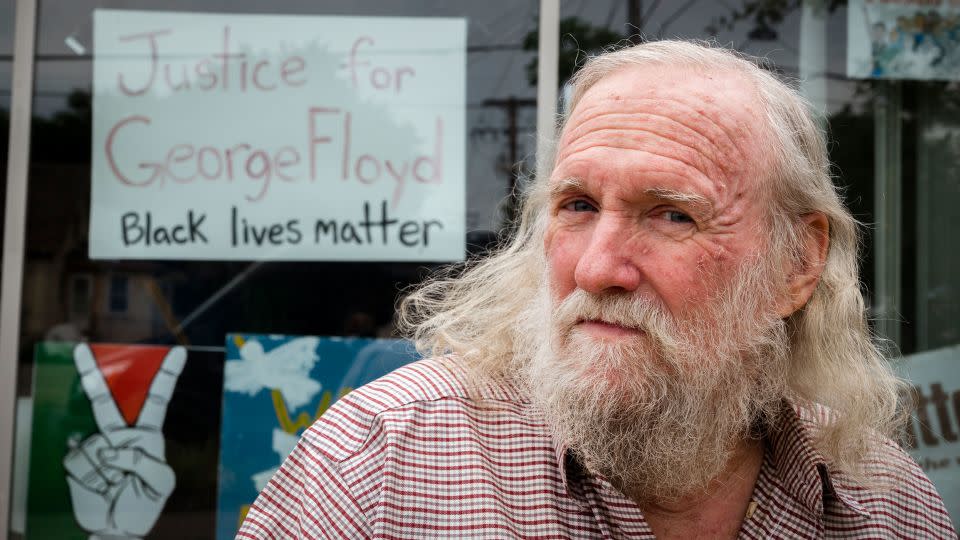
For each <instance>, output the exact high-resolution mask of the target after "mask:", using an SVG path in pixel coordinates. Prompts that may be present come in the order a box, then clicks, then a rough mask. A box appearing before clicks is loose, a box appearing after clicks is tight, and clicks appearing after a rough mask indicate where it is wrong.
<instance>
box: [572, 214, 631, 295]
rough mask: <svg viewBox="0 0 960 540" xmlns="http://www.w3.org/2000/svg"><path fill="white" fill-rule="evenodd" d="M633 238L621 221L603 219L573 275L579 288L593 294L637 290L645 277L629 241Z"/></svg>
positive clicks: (593, 233) (594, 230)
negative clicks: (637, 263)
mask: <svg viewBox="0 0 960 540" xmlns="http://www.w3.org/2000/svg"><path fill="white" fill-rule="evenodd" d="M631 237H632V234H631V231H630V230H628V227H627V226H626V224H624V223H622V222H621V220H619V219H616V218H609V219H607V218H601V219H600V221H599V222H597V224H596V226H595V227H594V228H593V231H592V234H591V235H590V240H589V242H588V244H587V248H586V250H584V252H583V253H582V254H581V255H580V259H579V261H578V262H577V268H576V270H575V273H574V280H575V281H576V283H577V287H579V288H580V289H583V290H584V291H586V292H589V293H593V294H601V293H609V292H624V291H626V292H632V291H635V290H636V289H637V287H639V286H640V283H641V281H642V275H641V271H640V268H638V267H637V265H636V260H635V259H636V255H637V253H636V246H635V245H633V244H634V242H632V241H630V240H632V238H631Z"/></svg>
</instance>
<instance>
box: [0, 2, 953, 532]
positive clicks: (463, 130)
mask: <svg viewBox="0 0 960 540" xmlns="http://www.w3.org/2000/svg"><path fill="white" fill-rule="evenodd" d="M13 4H14V2H13V1H12V0H7V1H3V0H0V133H3V140H2V141H0V170H3V171H6V159H7V155H6V152H7V144H8V140H7V137H8V136H10V135H8V123H9V113H8V111H9V110H10V106H11V104H10V97H11V96H10V85H11V81H10V78H11V68H12V63H13V62H12V60H13V59H12V50H13V28H12V25H13V21H14V17H13ZM879 4H884V5H886V4H897V5H900V4H909V2H898V3H879ZM747 5H751V6H753V8H757V7H758V6H760V7H762V9H745V6H747ZM863 6H864V2H863V1H862V0H850V2H849V3H848V2H822V1H817V0H803V1H800V2H779V3H777V2H760V3H757V2H723V1H722V2H695V1H692V2H676V3H673V2H659V1H652V2H643V1H641V0H602V1H594V2H587V1H585V0H567V1H564V2H562V3H561V15H560V23H559V26H560V36H561V45H560V50H559V57H560V58H559V60H560V64H559V83H560V84H559V86H560V88H559V90H560V95H561V100H562V96H563V89H564V88H563V86H564V83H565V81H566V80H567V79H568V78H569V76H570V75H571V74H572V73H573V71H574V69H575V67H576V65H577V62H580V61H582V60H583V58H584V52H587V53H592V52H596V51H598V50H600V49H601V48H603V47H606V46H608V45H611V44H614V43H617V42H621V43H625V41H624V40H631V41H634V42H638V41H640V40H643V39H661V38H673V37H679V38H698V39H710V40H715V41H716V42H719V43H721V44H725V45H729V46H732V47H733V48H736V49H738V50H740V51H743V52H745V53H749V54H751V55H756V56H761V57H765V58H767V59H768V60H769V68H770V69H771V70H774V71H777V72H778V73H781V74H783V75H786V76H788V77H790V78H793V79H796V80H798V81H799V83H798V84H799V87H800V89H801V91H802V92H803V93H804V95H805V96H806V97H807V98H808V99H809V101H810V102H811V103H812V104H813V106H814V107H815V108H817V109H818V110H819V111H821V112H822V115H823V122H824V127H825V128H826V130H827V132H828V134H829V141H830V143H829V150H830V154H831V156H830V157H831V161H832V162H833V164H834V175H835V176H834V177H835V182H836V183H837V185H838V186H839V187H840V188H841V190H842V192H843V194H844V199H845V202H846V203H847V204H848V206H849V208H850V209H851V211H852V213H853V214H854V216H855V217H857V218H858V219H860V220H861V221H862V222H863V223H864V224H866V226H865V227H864V228H863V234H864V238H863V243H862V246H863V253H862V259H861V260H862V269H861V276H862V279H863V284H864V289H865V293H866V298H867V301H868V304H869V310H870V315H871V319H872V320H871V324H873V325H874V328H875V330H876V332H877V334H878V335H880V336H883V337H885V338H888V339H889V340H890V341H891V342H892V343H893V344H894V345H895V347H894V350H895V351H899V352H900V353H902V354H903V355H905V356H906V361H905V362H903V363H902V364H903V366H904V372H905V374H906V375H907V376H908V377H910V378H911V379H912V380H913V381H914V383H915V388H914V391H915V394H916V397H917V398H918V401H917V407H918V408H917V416H918V417H919V418H920V419H921V420H923V419H925V418H926V419H928V420H931V421H928V422H924V423H923V424H918V423H914V424H912V425H911V428H910V429H913V430H915V433H914V434H913V438H912V440H913V447H912V448H911V449H910V450H911V452H912V453H913V456H914V457H915V458H916V459H917V460H918V461H919V462H920V463H921V465H923V466H924V468H925V469H926V470H927V473H928V474H930V476H931V478H932V479H933V480H934V482H935V483H936V484H937V486H938V489H940V490H941V492H942V494H943V495H944V498H945V500H946V502H947V506H948V509H949V510H950V512H951V513H952V516H953V518H954V520H955V523H956V520H957V519H958V516H960V480H958V475H957V474H956V471H958V470H960V468H958V464H960V461H957V460H960V449H958V447H957V439H958V436H957V433H960V417H958V412H960V381H958V380H957V379H956V376H955V375H953V374H954V373H956V372H957V371H958V370H956V369H955V366H956V362H957V361H960V346H958V344H960V326H958V324H957V323H956V321H957V320H958V318H960V307H958V306H960V277H958V274H957V272H956V271H955V269H956V268H957V267H958V266H960V260H958V257H960V255H957V250H956V249H954V244H955V241H954V237H955V236H956V232H957V231H958V225H957V224H958V223H960V219H958V218H960V215H958V213H957V211H956V208H957V207H958V206H960V166H958V163H960V101H958V99H957V95H958V94H960V92H958V90H960V88H958V87H957V83H956V82H955V80H956V79H960V73H953V75H950V72H948V71H943V70H942V68H941V67H937V66H934V67H932V68H930V69H932V70H933V71H936V75H937V76H936V77H934V79H935V80H931V78H930V77H928V76H927V75H929V73H926V72H921V71H910V70H909V69H907V67H909V66H907V67H904V66H905V65H906V64H904V63H903V62H900V63H899V64H897V63H888V62H887V60H889V58H891V57H892V56H891V55H894V54H896V53H897V49H896V46H898V44H900V43H903V39H906V36H907V32H908V30H909V32H912V34H910V36H911V39H913V40H914V41H913V42H912V43H913V46H916V47H919V44H920V43H921V42H922V41H924V40H925V39H926V38H927V35H928V34H929V35H930V36H934V37H937V36H940V37H942V36H941V35H940V34H937V31H936V28H940V27H941V26H943V27H944V28H945V26H944V25H945V24H946V23H945V22H944V21H951V20H953V21H955V20H958V19H957V17H960V15H957V14H956V9H955V8H951V9H954V11H953V12H951V13H947V14H946V16H944V17H941V18H939V19H938V18H937V16H936V15H929V13H925V14H923V17H921V19H923V20H922V21H921V19H917V18H910V19H909V24H908V25H907V26H909V29H907V28H901V23H900V22H898V21H900V19H897V18H896V17H894V19H892V20H893V21H894V22H893V23H891V24H890V25H889V27H888V26H883V28H882V29H883V31H882V32H880V31H879V30H878V29H879V28H880V26H879V25H878V24H876V21H874V23H875V24H873V25H870V26H864V25H863V24H862V21H861V20H860V19H859V17H861V16H862V15H861V14H862V13H867V11H865V9H866V8H864V7H863ZM861 8H862V9H861ZM871 9H874V8H871ZM878 9H879V8H878ZM883 9H891V10H894V9H907V8H904V7H902V6H901V7H889V8H887V7H885V8H883ZM38 10H39V12H38V15H37V35H36V55H35V57H34V59H33V61H34V73H35V83H34V88H33V99H32V111H33V121H32V127H31V132H30V147H31V151H30V168H29V179H28V180H29V182H28V184H29V191H28V201H27V223H26V228H25V230H24V231H23V234H24V236H25V239H26V242H25V244H26V250H25V253H24V261H25V262H24V268H23V276H24V277H23V286H22V291H23V293H22V294H23V298H22V303H21V310H20V311H21V319H20V341H19V356H18V365H19V375H20V376H19V381H18V397H19V403H20V409H19V411H20V412H23V411H26V412H27V413H28V414H26V415H23V414H21V415H19V416H18V418H19V420H18V425H17V432H18V434H20V435H18V437H19V439H18V452H19V454H18V460H17V464H16V466H15V468H16V471H15V477H16V478H15V482H16V481H19V482H20V485H22V486H23V487H22V489H20V490H19V491H18V490H17V488H16V487H15V488H14V492H13V493H14V496H13V499H14V500H13V513H12V516H13V517H12V520H11V525H12V530H13V532H14V533H15V535H25V536H26V537H29V538H87V537H90V536H91V535H94V534H100V535H104V536H111V535H112V536H123V535H127V536H139V537H142V536H145V535H149V536H150V537H152V538H168V537H169V538H178V539H180V538H218V539H222V538H232V537H233V536H232V535H233V533H234V532H235V530H236V527H237V525H238V523H239V520H240V519H242V517H243V516H244V513H245V512H246V509H247V507H248V505H249V504H250V503H251V502H252V498H253V497H254V496H255V494H256V492H257V490H258V489H259V488H260V487H262V485H263V483H264V482H265V481H266V479H267V478H269V477H270V475H271V473H272V472H273V471H274V469H275V467H276V466H277V465H278V464H279V460H280V459H282V458H283V457H284V456H285V455H286V453H287V452H289V450H290V449H291V448H292V445H293V444H295V443H296V440H297V437H298V436H299V434H300V433H302V432H303V430H304V429H305V428H306V427H307V426H309V425H310V423H311V422H312V421H313V420H314V419H315V418H316V417H317V416H318V415H319V414H322V412H323V411H324V410H326V408H327V407H329V406H330V405H331V403H332V402H334V401H335V400H336V399H338V398H339V397H340V396H342V395H343V394H344V393H346V392H348V391H350V389H351V388H354V387H356V386H358V385H360V384H363V383H364V382H366V381H369V380H372V378H375V377H376V376H378V375H379V374H381V373H384V372H386V371H388V370H390V369H393V368H395V367H397V366H399V365H401V364H402V363H404V362H408V361H411V360H412V359H413V358H414V357H415V356H414V353H413V352H412V350H411V348H410V344H409V343H405V342H402V341H399V340H394V339H392V338H394V337H395V336H394V313H395V303H396V300H397V298H398V296H399V294H400V292H401V291H402V290H403V289H404V288H405V287H407V286H409V285H411V284H413V283H416V282H418V281H420V280H422V279H423V278H424V277H425V276H427V275H428V274H429V273H430V272H431V271H432V270H434V269H436V268H437V267H438V266H440V265H441V264H446V263H449V262H457V261H460V260H464V259H469V258H471V257H473V256H475V255H477V254H480V253H482V252H483V251H484V250H485V249H486V248H488V247H490V246H491V245H493V244H495V243H496V241H497V239H498V235H502V234H506V233H508V232H509V226H510V219H511V218H512V217H513V216H514V214H515V203H516V199H514V198H512V197H510V195H511V193H512V190H513V189H514V188H515V187H518V186H519V187H522V179H523V178H525V175H527V174H528V173H530V172H532V171H533V169H534V163H535V156H534V152H535V150H536V128H537V126H536V125H535V124H536V116H537V114H536V112H537V105H538V104H537V100H536V91H537V77H536V74H537V61H538V58H537V35H538V34H537V32H538V14H539V2H538V1H537V0H524V1H521V2H507V1H505V0H495V1H493V2H467V1H462V0H454V1H448V2H428V1H412V2H404V3H402V4H397V3H388V2H381V1H375V0H363V1H343V0H321V1H317V2H300V1H298V0H278V1H277V2H272V3H269V4H264V3H262V2H252V1H235V2H231V3H229V5H227V4H226V3H223V2H205V1H203V0H193V1H177V2H172V3H171V2H157V1H154V0H137V1H132V2H124V3H122V6H121V5H120V4H117V3H112V2H102V1H97V0H77V1H69V2H68V1H63V0H57V1H48V2H39V7H38ZM858 10H859V11H858ZM871 16H873V15H871ZM949 16H954V19H950V18H949ZM924 17H931V18H930V19H929V21H930V23H929V24H926V23H924V22H923V21H928V19H926V18H924ZM902 20H903V21H907V19H906V18H904V19H902ZM916 21H920V22H916ZM936 21H939V22H936ZM904 24H906V23H904ZM925 24H926V26H925ZM937 25H940V26H937ZM861 27H863V28H861ZM864 28H870V29H873V30H874V32H873V33H869V32H868V33H867V34H863V32H866V30H864ZM852 29H853V30H852ZM927 30H929V32H928V31H927ZM943 35H946V34H943ZM940 37H937V39H940ZM930 43H938V42H937V41H936V39H933V38H932V37H931V39H929V40H927V48H926V49H924V51H927V53H929V51H935V48H930V45H929V44H930ZM864 44H866V48H865V49H864V50H866V51H867V57H868V58H871V57H870V55H871V54H873V55H874V56H873V60H872V62H867V64H864V65H860V64H857V63H856V62H857V59H856V55H857V54H859V53H858V52H856V51H858V50H860V49H863V47H861V46H862V45H864ZM871 51H872V52H871ZM925 54H926V53H925ZM883 55H887V56H883ZM921 56H922V55H921ZM877 58H882V59H883V60H882V61H881V60H877ZM911 58H913V59H914V60H917V59H918V58H919V57H911ZM925 58H927V61H928V62H932V61H933V60H932V59H933V58H934V57H933V56H929V54H928V56H927V57H925ZM861 64H862V63H861ZM931 65H932V64H931ZM928 67H929V66H928ZM897 69H902V70H905V71H903V72H896V70H897ZM858 70H859V71H858ZM937 70H941V71H937ZM937 77H939V78H937ZM561 105H562V104H561ZM12 136H14V137H16V136H17V134H12ZM2 178H5V176H3V177H2ZM5 192H6V190H5V189H3V190H0V203H2V202H3V197H4V196H5V194H6V193H5ZM364 194H369V195H364ZM2 212H3V205H2V204H0V218H2ZM2 226H3V221H2V219H0V232H2ZM451 231H452V232H451ZM893 356H896V352H894V354H893ZM81 378H83V380H84V383H83V384H81ZM91 381H92V382H91ZM156 381H162V383H156V384H155V382H156ZM951 400H952V401H951ZM949 403H952V405H949V406H948V404H949ZM927 409H929V410H927ZM932 419H935V420H932ZM918 426H919V427H918ZM930 426H939V428H931V427H930ZM938 429H939V430H938ZM130 441H134V442H133V443H131V442H130ZM21 443H23V444H21ZM0 444H8V443H6V442H3V441H0ZM129 444H133V447H135V448H136V450H137V451H138V452H141V453H142V454H144V455H147V456H149V457H150V460H151V461H149V464H150V466H151V467H154V469H153V470H154V471H168V470H170V471H173V473H174V478H175V483H174V484H169V483H167V484H165V485H163V486H159V487H157V488H156V489H154V491H153V492H152V493H153V495H154V496H152V497H151V498H150V501H147V500H145V499H144V498H143V497H140V498H139V499H138V498H137V495H136V494H134V493H123V494H119V491H118V490H117V489H116V486H118V485H119V479H118V478H115V476H116V473H115V471H113V472H111V469H110V468H109V467H107V466H105V465H104V464H103V460H104V459H106V458H104V457H103V456H107V455H113V452H115V451H117V450H123V449H126V448H127V447H126V446H124V445H129ZM21 446H22V447H23V448H19V447H21ZM127 474H133V473H127ZM155 476H156V477H157V478H159V477H161V476H163V475H162V474H160V473H157V475H155ZM138 478H139V480H141V481H149V480H150V479H151V478H153V477H151V476H150V474H147V473H144V474H143V475H140V476H138ZM144 479H146V480H144ZM0 487H2V486H0ZM93 492H107V493H110V494H111V496H112V497H114V498H113V499H105V500H106V501H107V503H105V504H103V505H100V506H96V505H93V506H91V505H89V504H85V503H84V501H89V500H94V499H91V498H89V497H87V495H89V494H90V493H93ZM157 494H159V495H157ZM96 500H99V499H96ZM121 500H122V502H124V503H125V504H126V503H129V505H131V506H130V507H132V508H135V509H136V511H135V512H133V513H129V514H126V515H122V516H121V515H115V514H111V512H112V510H111V508H115V506H116V504H115V503H117V502H120V501H121Z"/></svg>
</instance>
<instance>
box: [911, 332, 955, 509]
mask: <svg viewBox="0 0 960 540" xmlns="http://www.w3.org/2000/svg"><path fill="white" fill-rule="evenodd" d="M958 364H960V345H954V346H952V347H946V348H943V349H936V350H933V351H927V352H923V353H919V354H913V355H910V356H907V357H905V358H904V362H903V365H902V367H901V369H903V371H904V374H905V375H906V377H907V378H908V379H910V382H911V383H912V384H913V397H914V403H915V405H916V410H915V411H914V414H913V418H912V419H911V422H910V424H909V426H908V430H907V439H908V440H907V447H908V448H907V449H908V451H909V452H910V455H912V456H913V458H914V459H915V460H917V463H919V464H920V466H921V467H923V470H924V472H925V473H927V476H929V477H930V480H932V481H933V483H934V485H936V487H937V490H938V491H939V492H940V495H941V496H942V497H943V502H944V503H945V504H946V506H947V511H948V512H950V517H951V518H952V519H953V524H954V526H960V370H958V369H957V365H958Z"/></svg>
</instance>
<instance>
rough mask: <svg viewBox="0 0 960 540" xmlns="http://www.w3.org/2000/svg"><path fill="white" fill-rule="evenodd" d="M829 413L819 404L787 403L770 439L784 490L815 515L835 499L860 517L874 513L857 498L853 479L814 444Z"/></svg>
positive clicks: (770, 449)
mask: <svg viewBox="0 0 960 540" xmlns="http://www.w3.org/2000/svg"><path fill="white" fill-rule="evenodd" d="M828 416H829V411H828V410H827V409H826V408H825V407H823V406H822V405H818V404H810V405H807V406H800V405H797V404H794V403H792V402H789V401H784V404H783V407H782V410H781V414H780V423H779V424H778V425H777V427H776V429H774V430H772V431H773V432H772V434H771V435H770V437H769V438H768V451H769V452H770V453H771V458H772V461H773V464H774V466H775V467H776V469H777V471H776V472H777V477H778V479H779V481H780V482H781V484H782V485H783V487H784V490H785V491H786V492H787V493H789V494H790V495H792V496H793V497H794V498H796V499H797V501H799V502H800V503H801V504H803V506H804V507H805V508H806V509H807V510H809V511H810V512H811V513H813V514H814V515H817V516H820V515H822V514H823V498H824V496H831V497H834V498H836V499H837V500H838V501H840V502H841V503H842V504H843V505H844V506H846V507H847V508H849V509H850V510H851V511H853V512H854V513H856V514H859V515H861V516H864V517H869V516H870V513H869V512H868V511H867V510H866V508H865V507H864V506H863V504H861V502H860V501H859V499H858V498H857V497H856V495H855V493H856V491H855V490H854V489H852V488H853V487H854V486H852V482H851V481H850V479H849V478H848V477H847V476H846V475H844V474H843V473H842V472H840V471H836V470H834V469H833V468H832V467H831V466H830V464H829V463H828V462H827V460H826V458H824V457H823V454H821V453H820V451H819V450H817V449H816V446H815V445H814V444H813V440H814V436H815V434H816V432H817V431H818V430H819V429H820V428H819V426H821V425H823V423H825V422H827V421H829V419H828Z"/></svg>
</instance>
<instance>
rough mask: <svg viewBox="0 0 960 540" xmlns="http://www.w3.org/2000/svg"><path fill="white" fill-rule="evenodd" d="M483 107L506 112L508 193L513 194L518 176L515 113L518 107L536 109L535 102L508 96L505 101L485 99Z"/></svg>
mask: <svg viewBox="0 0 960 540" xmlns="http://www.w3.org/2000/svg"><path fill="white" fill-rule="evenodd" d="M483 106H484V107H500V108H502V109H505V110H506V112H507V130H506V131H507V144H509V145H510V149H509V152H508V155H509V156H510V168H509V173H510V193H511V194H512V193H513V189H514V187H515V186H516V184H517V176H518V175H519V172H520V171H519V170H518V162H519V161H520V158H519V156H518V152H519V146H520V145H519V144H518V142H517V132H518V130H517V111H518V110H519V109H520V107H536V106H537V100H535V99H531V98H524V99H520V98H517V97H514V96H510V97H508V98H507V99H486V100H484V101H483Z"/></svg>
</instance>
